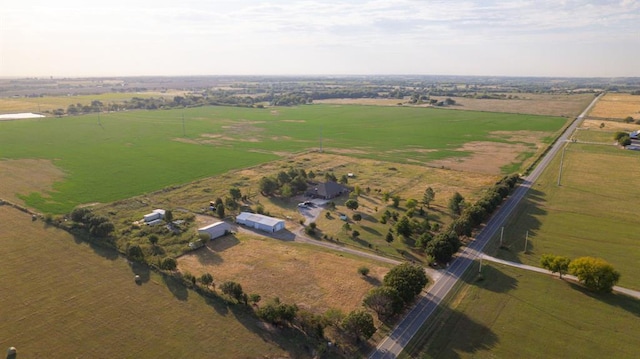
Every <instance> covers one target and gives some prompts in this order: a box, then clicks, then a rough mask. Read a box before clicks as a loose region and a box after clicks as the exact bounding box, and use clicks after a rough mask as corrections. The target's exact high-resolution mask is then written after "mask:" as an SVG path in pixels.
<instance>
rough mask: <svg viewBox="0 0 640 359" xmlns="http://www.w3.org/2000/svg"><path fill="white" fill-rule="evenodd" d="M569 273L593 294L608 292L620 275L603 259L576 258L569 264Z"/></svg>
mask: <svg viewBox="0 0 640 359" xmlns="http://www.w3.org/2000/svg"><path fill="white" fill-rule="evenodd" d="M569 273H571V274H573V275H575V276H576V277H578V279H579V280H580V281H581V282H582V283H583V284H584V286H585V287H586V288H587V289H589V290H591V291H595V292H605V293H606V292H610V291H611V289H612V288H613V286H614V285H616V283H617V282H618V280H620V273H619V272H618V271H616V270H615V269H614V268H613V266H612V265H611V264H609V263H607V262H606V261H605V260H604V259H601V258H594V257H580V258H576V259H574V260H573V261H571V263H570V264H569Z"/></svg>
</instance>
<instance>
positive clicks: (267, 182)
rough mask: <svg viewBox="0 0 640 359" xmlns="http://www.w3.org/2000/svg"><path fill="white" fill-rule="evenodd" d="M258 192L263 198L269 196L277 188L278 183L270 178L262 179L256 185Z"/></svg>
mask: <svg viewBox="0 0 640 359" xmlns="http://www.w3.org/2000/svg"><path fill="white" fill-rule="evenodd" d="M258 188H259V189H260V192H261V193H262V194H263V195H265V196H271V195H273V194H274V193H275V191H276V190H277V189H278V188H279V185H278V181H276V180H275V179H274V178H272V177H262V178H261V179H260V182H259V183H258Z"/></svg>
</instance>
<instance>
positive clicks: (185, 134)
mask: <svg viewBox="0 0 640 359" xmlns="http://www.w3.org/2000/svg"><path fill="white" fill-rule="evenodd" d="M182 137H187V131H186V129H185V127H184V111H182Z"/></svg>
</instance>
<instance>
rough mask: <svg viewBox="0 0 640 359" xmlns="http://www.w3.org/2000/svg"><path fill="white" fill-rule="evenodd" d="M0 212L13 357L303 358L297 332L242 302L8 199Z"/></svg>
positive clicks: (5, 328)
mask: <svg viewBox="0 0 640 359" xmlns="http://www.w3.org/2000/svg"><path fill="white" fill-rule="evenodd" d="M0 218H2V221H0V255H2V258H3V260H2V262H1V263H0V273H1V275H0V288H2V290H0V303H1V305H0V318H2V320H1V321H0V345H1V346H2V348H5V349H6V348H8V347H10V346H15V347H16V348H17V349H18V353H19V357H21V358H89V357H90V358H257V357H260V358H283V357H285V358H286V357H306V354H305V351H304V350H303V349H301V346H302V344H300V343H299V342H298V341H297V340H298V338H297V337H295V336H291V335H289V336H288V335H287V334H286V333H278V332H272V331H271V330H273V329H265V328H263V326H261V325H260V324H259V323H258V322H257V321H256V320H255V319H254V318H253V317H252V316H249V315H247V314H245V313H244V312H243V311H242V310H238V309H236V308H234V307H228V306H227V305H225V304H224V303H223V302H222V301H217V300H204V299H203V298H202V297H201V296H200V295H198V294H196V293H194V292H192V291H190V290H186V289H185V288H184V287H183V286H182V285H180V284H176V283H173V282H171V281H168V280H166V279H163V277H161V276H159V275H157V274H155V273H153V272H151V273H149V272H146V271H143V270H141V269H140V268H134V269H132V268H131V267H130V265H129V264H128V263H127V262H126V261H125V260H123V259H122V258H120V257H118V256H116V255H114V254H113V253H111V252H106V251H103V250H101V249H92V248H90V247H89V246H87V245H86V244H85V243H76V242H75V240H74V238H73V237H72V236H71V235H69V234H68V233H67V232H64V231H61V230H58V229H55V228H51V227H49V228H47V227H46V226H44V224H43V223H42V222H41V221H35V222H32V221H31V216H29V215H27V214H25V213H23V212H19V211H17V210H15V209H13V208H11V207H9V206H6V205H5V206H0ZM134 272H135V273H139V274H141V276H142V278H143V283H142V285H136V284H135V283H134V280H133V276H134ZM214 275H215V274H214ZM3 350H4V349H3Z"/></svg>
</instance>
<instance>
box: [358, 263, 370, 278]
mask: <svg viewBox="0 0 640 359" xmlns="http://www.w3.org/2000/svg"><path fill="white" fill-rule="evenodd" d="M358 273H359V274H361V275H363V276H365V277H366V276H367V275H368V274H369V268H368V267H365V266H362V267H360V268H358Z"/></svg>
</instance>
